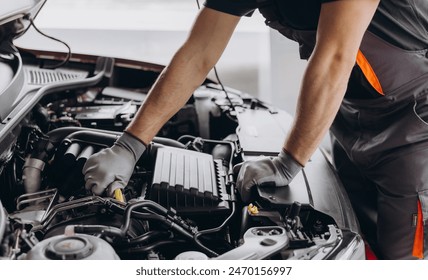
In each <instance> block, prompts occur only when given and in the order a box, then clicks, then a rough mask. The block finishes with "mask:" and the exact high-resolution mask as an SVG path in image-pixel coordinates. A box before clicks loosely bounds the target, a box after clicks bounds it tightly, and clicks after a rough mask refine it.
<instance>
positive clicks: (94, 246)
mask: <svg viewBox="0 0 428 280" xmlns="http://www.w3.org/2000/svg"><path fill="white" fill-rule="evenodd" d="M26 259H27V260H118V259H119V257H118V256H117V254H116V252H115V251H114V249H113V247H111V246H110V244H108V243H107V242H106V241H104V240H103V239H101V238H97V237H94V236H91V235H85V234H76V235H73V236H65V235H58V236H54V237H50V238H48V239H45V240H43V241H41V242H40V243H37V245H36V246H34V248H33V249H31V251H30V252H28V254H27V257H26Z"/></svg>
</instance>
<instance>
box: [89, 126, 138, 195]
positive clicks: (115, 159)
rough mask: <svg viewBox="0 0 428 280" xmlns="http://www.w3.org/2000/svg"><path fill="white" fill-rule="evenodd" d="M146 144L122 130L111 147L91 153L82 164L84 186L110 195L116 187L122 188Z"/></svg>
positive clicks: (98, 192)
mask: <svg viewBox="0 0 428 280" xmlns="http://www.w3.org/2000/svg"><path fill="white" fill-rule="evenodd" d="M145 150H146V146H145V145H144V143H143V142H142V141H140V140H139V139H138V138H136V137H135V136H133V135H131V134H130V133H128V132H124V133H123V134H122V136H120V137H119V139H117V140H116V142H115V143H114V145H113V146H112V147H111V148H106V149H103V150H101V151H99V152H98V153H95V154H93V155H92V156H91V157H90V158H89V159H88V160H87V161H86V163H85V165H84V166H83V170H82V172H83V174H84V175H85V182H86V183H85V188H86V189H87V190H91V191H92V193H94V194H96V195H101V194H102V193H103V192H104V191H106V193H107V196H110V197H112V196H113V193H114V191H115V190H116V189H118V188H121V189H123V188H124V187H125V186H126V185H127V184H128V181H129V178H130V177H131V175H132V172H133V170H134V167H135V164H136V163H137V161H138V159H139V158H140V157H141V155H142V154H143V153H144V151H145Z"/></svg>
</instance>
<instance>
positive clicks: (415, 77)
mask: <svg viewBox="0 0 428 280" xmlns="http://www.w3.org/2000/svg"><path fill="white" fill-rule="evenodd" d="M257 2H258V3H259V10H260V12H261V13H262V14H263V16H264V17H265V18H266V24H267V25H268V26H270V27H272V28H274V29H276V30H278V31H279V32H280V33H282V34H283V35H284V36H286V37H288V38H290V39H292V40H294V41H297V42H298V43H299V45H300V55H301V57H302V58H303V59H308V58H309V56H310V55H311V53H312V51H313V48H314V46H315V34H316V31H304V30H295V29H293V28H291V27H290V26H287V24H286V23H285V22H284V20H282V19H281V15H280V14H279V13H278V12H277V9H276V8H275V3H274V2H275V1H274V0H257ZM356 61H357V63H356V65H355V67H354V69H353V72H352V74H351V78H350V82H349V85H348V90H347V94H346V95H345V98H344V100H343V102H342V105H341V107H340V109H339V112H338V114H337V116H336V119H335V121H334V123H333V125H332V127H331V133H332V135H333V139H334V141H333V146H334V147H333V151H334V152H335V154H334V159H335V164H336V167H337V169H338V171H339V174H340V175H341V178H343V179H344V181H345V182H344V184H345V187H347V190H348V192H350V195H351V196H353V195H355V196H356V197H357V198H358V199H359V201H361V200H369V199H371V198H370V197H368V195H369V194H371V193H376V198H375V206H376V207H377V213H378V216H377V227H376V228H377V246H378V250H379V251H378V253H380V257H381V258H385V259H414V258H424V257H425V258H428V246H427V241H428V226H427V219H428V123H427V120H428V46H426V48H424V49H421V50H418V51H407V50H404V49H401V48H399V47H397V46H394V45H392V44H390V43H388V42H386V41H384V40H383V39H381V38H380V37H378V36H376V35H374V34H373V33H371V32H369V31H367V32H366V33H365V35H364V38H363V40H362V43H361V46H360V52H359V54H358V57H357V59H356ZM357 174H358V175H361V176H363V177H360V176H356V175H357ZM350 178H352V179H355V178H358V180H359V181H362V182H365V183H366V184H365V185H359V184H357V181H349V179H350ZM360 179H361V180H360ZM351 199H352V197H351ZM358 199H357V200H354V202H355V201H358ZM357 207H358V206H357Z"/></svg>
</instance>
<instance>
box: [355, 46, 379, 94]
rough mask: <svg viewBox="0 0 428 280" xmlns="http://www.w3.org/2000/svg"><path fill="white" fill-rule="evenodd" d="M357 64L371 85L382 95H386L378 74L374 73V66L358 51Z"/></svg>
mask: <svg viewBox="0 0 428 280" xmlns="http://www.w3.org/2000/svg"><path fill="white" fill-rule="evenodd" d="M357 64H358V66H359V67H360V69H361V71H362V72H363V74H364V76H365V77H366V79H367V81H368V82H369V83H370V85H371V86H372V87H373V88H374V89H375V90H376V91H377V92H378V93H379V94H380V95H385V94H384V93H383V89H382V86H381V84H380V82H379V79H378V77H377V76H376V73H375V72H374V70H373V68H372V66H371V65H370V63H369V62H368V60H367V58H366V57H365V56H364V54H363V53H362V52H361V51H360V50H358V54H357Z"/></svg>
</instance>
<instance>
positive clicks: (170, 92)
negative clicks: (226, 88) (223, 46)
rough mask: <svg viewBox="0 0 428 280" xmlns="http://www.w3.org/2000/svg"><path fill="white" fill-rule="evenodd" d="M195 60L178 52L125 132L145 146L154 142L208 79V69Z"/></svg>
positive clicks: (186, 54) (184, 53)
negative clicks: (162, 128)
mask: <svg viewBox="0 0 428 280" xmlns="http://www.w3.org/2000/svg"><path fill="white" fill-rule="evenodd" d="M194 59H196V58H195V57H192V56H191V55H190V54H188V53H186V52H183V51H179V52H177V54H176V55H175V56H174V58H173V59H172V61H171V63H170V65H169V66H168V67H166V68H165V69H164V71H162V73H161V74H160V75H159V77H158V79H157V81H156V82H155V84H154V86H153V87H152V89H151V91H150V93H149V95H148V96H147V99H146V100H145V102H144V104H143V105H142V107H141V108H140V109H139V110H138V113H137V115H136V116H135V118H134V119H133V121H132V122H131V124H130V125H129V126H128V128H127V129H126V131H128V132H130V133H131V134H133V135H134V136H136V137H138V138H139V139H141V140H142V141H143V142H144V143H146V144H147V143H149V142H150V141H151V140H152V138H153V137H154V136H155V135H156V133H157V132H158V131H159V129H160V128H161V127H162V126H163V124H164V123H165V122H167V121H168V120H169V119H170V118H171V117H172V116H173V115H174V114H175V113H176V112H177V111H178V110H179V109H180V108H181V107H183V105H184V104H185V103H186V102H187V100H188V99H189V97H190V96H191V94H192V93H193V92H194V90H195V89H196V88H197V87H198V86H199V85H200V84H201V83H202V82H203V80H204V79H205V77H206V75H207V72H208V69H203V68H201V67H200V66H198V65H199V64H198V63H196V62H195V61H194Z"/></svg>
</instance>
